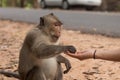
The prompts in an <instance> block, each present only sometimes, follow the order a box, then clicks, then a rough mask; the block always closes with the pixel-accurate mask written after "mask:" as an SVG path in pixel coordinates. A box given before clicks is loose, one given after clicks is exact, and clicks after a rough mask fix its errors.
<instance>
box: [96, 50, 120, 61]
mask: <svg viewBox="0 0 120 80" xmlns="http://www.w3.org/2000/svg"><path fill="white" fill-rule="evenodd" d="M95 58H96V59H103V60H110V61H120V49H115V50H109V51H107V50H106V51H105V50H97V51H96V53H95Z"/></svg>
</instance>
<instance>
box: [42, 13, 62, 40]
mask: <svg viewBox="0 0 120 80" xmlns="http://www.w3.org/2000/svg"><path fill="white" fill-rule="evenodd" d="M41 20H42V23H43V24H44V29H45V32H46V33H47V34H48V35H49V36H50V37H51V38H52V41H57V40H58V39H59V37H60V36H61V29H62V23H61V21H60V20H58V18H57V17H56V16H55V15H53V14H48V15H46V16H43V17H42V18H41ZM43 24H42V25H43Z"/></svg>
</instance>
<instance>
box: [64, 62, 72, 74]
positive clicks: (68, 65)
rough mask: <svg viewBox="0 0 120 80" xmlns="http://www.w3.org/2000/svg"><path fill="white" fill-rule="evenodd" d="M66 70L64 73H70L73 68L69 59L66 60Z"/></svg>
mask: <svg viewBox="0 0 120 80" xmlns="http://www.w3.org/2000/svg"><path fill="white" fill-rule="evenodd" d="M65 66H66V70H65V71H64V74H66V73H68V72H69V71H70V69H71V64H70V62H69V61H68V60H66V62H65Z"/></svg>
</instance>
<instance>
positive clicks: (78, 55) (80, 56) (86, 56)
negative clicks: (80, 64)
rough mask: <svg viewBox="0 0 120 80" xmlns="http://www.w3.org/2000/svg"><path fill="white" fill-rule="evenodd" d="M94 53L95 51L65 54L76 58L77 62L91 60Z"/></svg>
mask: <svg viewBox="0 0 120 80" xmlns="http://www.w3.org/2000/svg"><path fill="white" fill-rule="evenodd" d="M94 52H95V50H93V49H90V50H85V51H80V52H76V53H75V54H71V53H70V52H66V54H67V55H69V56H71V57H73V58H77V59H79V60H85V59H90V58H93V55H94Z"/></svg>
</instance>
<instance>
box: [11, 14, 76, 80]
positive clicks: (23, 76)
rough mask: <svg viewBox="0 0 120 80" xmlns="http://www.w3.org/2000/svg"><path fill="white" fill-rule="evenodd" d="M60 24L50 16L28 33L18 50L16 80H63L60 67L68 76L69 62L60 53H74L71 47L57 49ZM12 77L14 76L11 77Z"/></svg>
mask: <svg viewBox="0 0 120 80" xmlns="http://www.w3.org/2000/svg"><path fill="white" fill-rule="evenodd" d="M62 25H63V23H62V22H61V21H60V20H59V19H58V18H57V16H55V15H54V14H53V13H50V14H47V15H44V16H42V17H40V22H39V25H38V26H36V27H34V28H33V29H31V30H30V31H29V32H28V33H27V35H26V37H25V39H24V42H23V46H22V48H21V50H20V55H19V65H18V72H19V76H18V77H17V78H20V80H63V72H62V67H61V63H65V66H66V70H65V71H64V74H65V73H68V72H69V70H70V69H71V64H70V62H69V60H68V59H67V58H65V57H63V56H62V55H60V54H61V53H62V52H64V53H65V52H67V51H69V52H71V53H75V52H76V48H75V47H74V46H72V45H60V44H59V39H60V36H61V30H62ZM13 76H14V75H13Z"/></svg>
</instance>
